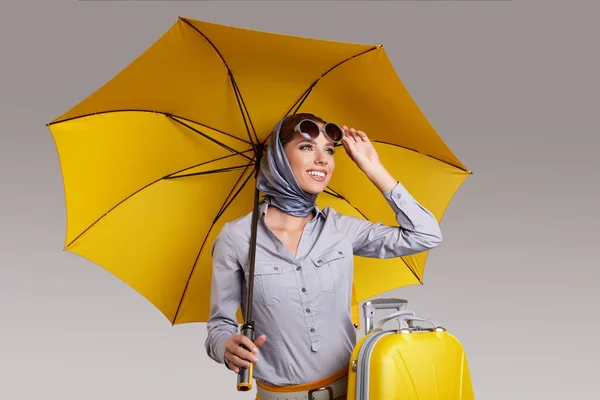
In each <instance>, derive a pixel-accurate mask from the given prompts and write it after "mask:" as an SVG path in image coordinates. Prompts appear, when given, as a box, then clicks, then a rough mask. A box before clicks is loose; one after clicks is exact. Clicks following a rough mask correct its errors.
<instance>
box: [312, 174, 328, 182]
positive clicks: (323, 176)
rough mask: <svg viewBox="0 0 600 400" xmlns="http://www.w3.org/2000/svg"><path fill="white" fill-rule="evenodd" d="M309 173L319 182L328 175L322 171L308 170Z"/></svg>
mask: <svg viewBox="0 0 600 400" xmlns="http://www.w3.org/2000/svg"><path fill="white" fill-rule="evenodd" d="M308 175H310V177H311V178H313V179H314V180H316V181H318V182H322V181H324V180H325V176H326V174H325V173H324V172H321V171H308Z"/></svg>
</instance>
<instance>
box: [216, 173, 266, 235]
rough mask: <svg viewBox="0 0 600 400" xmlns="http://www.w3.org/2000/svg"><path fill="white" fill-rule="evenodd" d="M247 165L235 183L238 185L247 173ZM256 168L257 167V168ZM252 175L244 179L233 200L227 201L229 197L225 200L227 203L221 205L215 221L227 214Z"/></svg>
mask: <svg viewBox="0 0 600 400" xmlns="http://www.w3.org/2000/svg"><path fill="white" fill-rule="evenodd" d="M251 165H252V164H249V165H247V167H249V166H251ZM247 167H246V169H245V170H244V173H243V174H242V175H240V177H239V178H238V180H237V182H236V183H235V185H237V184H238V183H239V182H240V181H241V180H242V176H244V174H245V173H246V171H247V170H248V168H247ZM255 170H256V169H255ZM251 176H252V174H250V175H248V177H247V178H246V180H245V181H244V183H243V184H242V186H240V187H239V189H238V190H237V191H236V192H235V194H234V195H233V197H232V198H231V200H229V201H227V199H226V200H225V203H224V204H223V206H221V209H220V210H219V212H218V213H217V216H216V217H215V221H214V222H215V223H216V222H217V221H218V220H219V218H221V216H222V215H223V214H225V211H227V209H228V208H229V206H230V205H231V203H233V201H234V200H235V199H236V197H237V196H238V195H239V194H240V192H241V191H242V189H244V187H245V186H246V184H247V183H248V181H249V180H250V177H251ZM233 188H235V186H233ZM233 188H232V189H231V192H229V195H228V196H227V198H229V196H231V193H232V192H233Z"/></svg>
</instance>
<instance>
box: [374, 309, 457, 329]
mask: <svg viewBox="0 0 600 400" xmlns="http://www.w3.org/2000/svg"><path fill="white" fill-rule="evenodd" d="M396 318H397V319H398V323H399V324H400V329H401V330H402V329H408V330H410V328H411V327H410V325H409V322H410V321H423V322H429V323H430V324H431V325H433V329H434V330H436V331H440V330H441V331H445V329H444V328H443V327H442V325H441V324H440V323H439V322H438V321H436V320H433V319H427V318H419V317H416V316H415V313H414V312H413V311H410V310H401V311H397V312H395V313H391V314H390V315H387V316H385V317H384V318H382V319H380V320H379V321H377V323H376V324H375V327H374V328H373V330H381V329H382V327H383V325H384V324H385V323H386V322H388V321H391V320H393V319H396Z"/></svg>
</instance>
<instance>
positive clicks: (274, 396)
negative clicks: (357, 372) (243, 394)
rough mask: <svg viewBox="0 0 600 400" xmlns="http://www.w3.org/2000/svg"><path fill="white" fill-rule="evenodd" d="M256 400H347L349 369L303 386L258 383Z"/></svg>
mask: <svg viewBox="0 0 600 400" xmlns="http://www.w3.org/2000/svg"><path fill="white" fill-rule="evenodd" d="M256 383H257V388H256V400H285V399H288V398H290V397H291V398H293V399H298V400H345V399H346V391H347V389H348V369H347V368H344V369H341V370H339V371H338V372H336V373H334V374H331V375H329V376H327V377H325V378H323V379H319V380H318V381H315V382H310V383H304V384H301V385H289V386H271V385H267V384H266V383H262V382H258V381H257V382H256Z"/></svg>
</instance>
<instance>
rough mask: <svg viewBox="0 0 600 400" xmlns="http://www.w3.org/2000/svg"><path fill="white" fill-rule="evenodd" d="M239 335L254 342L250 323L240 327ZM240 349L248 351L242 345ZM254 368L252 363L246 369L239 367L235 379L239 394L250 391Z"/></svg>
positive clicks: (252, 328)
mask: <svg viewBox="0 0 600 400" xmlns="http://www.w3.org/2000/svg"><path fill="white" fill-rule="evenodd" d="M240 334H242V335H244V336H246V337H247V338H248V339H250V340H251V341H252V342H254V327H253V324H252V322H248V323H246V324H244V325H242V329H241V332H240ZM242 347H243V348H244V349H246V350H248V351H250V349H247V348H246V346H244V345H242ZM253 366H254V363H253V362H250V366H249V367H248V368H243V367H240V372H239V373H238V379H237V389H238V391H240V392H248V391H250V390H252V368H253Z"/></svg>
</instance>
